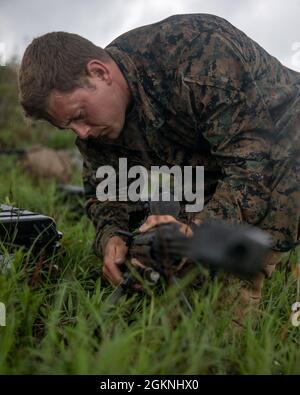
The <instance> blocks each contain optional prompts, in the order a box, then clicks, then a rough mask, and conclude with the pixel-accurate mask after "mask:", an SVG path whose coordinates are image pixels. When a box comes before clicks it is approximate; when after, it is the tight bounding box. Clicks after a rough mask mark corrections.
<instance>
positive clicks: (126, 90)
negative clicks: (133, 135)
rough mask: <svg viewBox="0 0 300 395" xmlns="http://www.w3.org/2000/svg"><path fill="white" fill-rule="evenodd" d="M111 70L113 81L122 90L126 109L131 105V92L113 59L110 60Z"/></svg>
mask: <svg viewBox="0 0 300 395" xmlns="http://www.w3.org/2000/svg"><path fill="white" fill-rule="evenodd" d="M111 72H112V74H113V76H114V81H115V83H116V84H117V85H118V86H119V89H120V91H121V92H122V96H123V97H124V100H125V103H126V109H127V111H128V110H129V109H130V108H131V106H132V101H133V98H132V93H131V90H130V88H129V85H128V82H127V80H126V78H125V77H124V75H123V73H122V71H121V70H120V68H119V66H118V65H117V63H116V62H115V61H114V60H111Z"/></svg>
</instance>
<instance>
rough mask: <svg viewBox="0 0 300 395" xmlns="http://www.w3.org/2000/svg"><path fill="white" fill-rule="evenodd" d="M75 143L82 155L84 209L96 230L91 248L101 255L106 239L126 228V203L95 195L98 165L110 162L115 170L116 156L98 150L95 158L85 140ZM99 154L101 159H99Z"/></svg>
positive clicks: (98, 180)
mask: <svg viewBox="0 0 300 395" xmlns="http://www.w3.org/2000/svg"><path fill="white" fill-rule="evenodd" d="M76 145H77V147H78V149H79V151H80V152H81V154H82V156H83V170H82V179H83V186H84V191H85V197H86V202H85V209H86V213H87V216H88V217H89V218H90V219H91V221H92V223H93V225H94V227H95V231H96V236H95V240H94V243H93V248H94V251H95V253H96V255H98V256H99V257H103V252H104V248H105V245H106V243H107V241H108V239H109V238H111V237H112V236H115V235H116V234H117V231H118V230H128V221H129V216H128V203H127V202H119V201H116V202H113V201H105V202H100V201H99V200H98V199H97V196H96V188H97V185H98V184H99V182H101V179H98V178H97V179H96V171H97V169H98V167H99V166H101V165H108V164H111V165H112V166H113V167H114V169H115V170H116V169H117V168H118V167H117V166H114V164H113V161H114V160H116V161H117V160H118V158H115V157H112V156H110V157H106V156H107V155H106V153H105V152H103V153H102V152H98V155H97V160H95V155H94V154H93V151H91V152H89V149H87V147H86V144H85V142H83V141H79V140H78V139H77V141H76ZM102 151H103V150H102ZM99 156H101V160H99ZM116 174H117V171H116Z"/></svg>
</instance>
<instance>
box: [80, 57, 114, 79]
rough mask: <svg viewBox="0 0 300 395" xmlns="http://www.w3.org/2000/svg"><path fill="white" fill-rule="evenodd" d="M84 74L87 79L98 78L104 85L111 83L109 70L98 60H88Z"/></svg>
mask: <svg viewBox="0 0 300 395" xmlns="http://www.w3.org/2000/svg"><path fill="white" fill-rule="evenodd" d="M86 72H87V75H88V76H89V77H92V78H99V79H100V80H102V81H105V82H106V83H108V84H110V83H111V75H110V70H109V67H108V65H107V64H105V63H102V62H101V61H100V60H97V59H93V60H90V61H89V62H88V63H87V65H86Z"/></svg>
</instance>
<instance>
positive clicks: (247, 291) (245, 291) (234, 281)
mask: <svg viewBox="0 0 300 395" xmlns="http://www.w3.org/2000/svg"><path fill="white" fill-rule="evenodd" d="M281 258H282V252H278V251H273V250H272V251H271V252H270V253H269V255H268V256H267V258H266V260H265V265H264V269H263V271H261V272H260V273H259V274H258V275H257V276H256V277H255V278H253V279H252V280H247V281H246V280H240V279H238V278H236V277H233V276H226V278H224V279H223V281H222V282H223V287H222V290H221V293H220V300H222V304H223V305H224V306H225V307H226V306H227V307H229V306H230V309H232V310H231V311H232V322H233V325H234V326H236V327H238V328H243V327H245V320H246V318H247V317H248V316H249V315H251V319H252V322H253V324H254V325H255V323H256V322H257V319H258V318H259V316H260V312H261V310H260V304H261V299H262V289H263V285H264V281H265V280H266V279H267V278H269V277H271V275H272V273H273V272H274V270H275V268H276V265H277V264H278V263H279V262H280V260H281Z"/></svg>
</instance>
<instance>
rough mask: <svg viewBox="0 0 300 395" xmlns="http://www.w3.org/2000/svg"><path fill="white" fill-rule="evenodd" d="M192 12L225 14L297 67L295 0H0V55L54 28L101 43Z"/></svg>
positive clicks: (298, 9) (299, 11) (299, 43)
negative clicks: (136, 28) (147, 25)
mask: <svg viewBox="0 0 300 395" xmlns="http://www.w3.org/2000/svg"><path fill="white" fill-rule="evenodd" d="M194 12H199V13H201V12H204V13H211V14H215V15H219V16H221V17H223V18H225V19H227V20H229V21H230V22H231V23H232V24H234V25H235V26H236V27H238V28H239V29H241V30H243V31H244V32H245V33H246V34H248V35H249V36H250V37H251V38H253V39H254V40H256V41H257V42H258V43H259V44H260V45H262V46H263V47H264V48H265V49H266V50H267V51H268V52H270V53H271V54H272V55H274V56H276V57H277V58H278V59H279V60H280V61H281V62H282V63H284V64H285V65H286V66H288V67H290V68H292V69H294V70H298V71H300V27H299V25H300V23H299V16H300V0H285V1H283V0H86V1H84V0H47V1H46V0H0V56H1V51H2V56H3V47H4V46H5V52H6V55H7V56H8V57H9V56H10V55H11V54H12V53H18V54H20V55H22V53H23V51H24V49H25V47H26V45H27V44H28V43H29V42H30V41H31V40H32V38H34V37H36V36H39V35H41V34H44V33H46V32H49V31H57V30H63V31H68V32H72V33H77V34H80V35H82V36H84V37H86V38H88V39H89V40H91V41H93V42H94V43H95V44H97V45H99V46H102V47H105V46H106V45H107V44H108V43H110V41H112V40H113V39H114V38H115V37H117V36H118V35H120V34H122V33H124V32H126V31H128V30H130V29H133V28H135V27H138V26H142V25H146V24H149V23H153V22H157V21H159V20H161V19H164V18H166V17H168V16H170V15H174V14H182V13H194ZM3 43H4V45H3Z"/></svg>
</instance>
